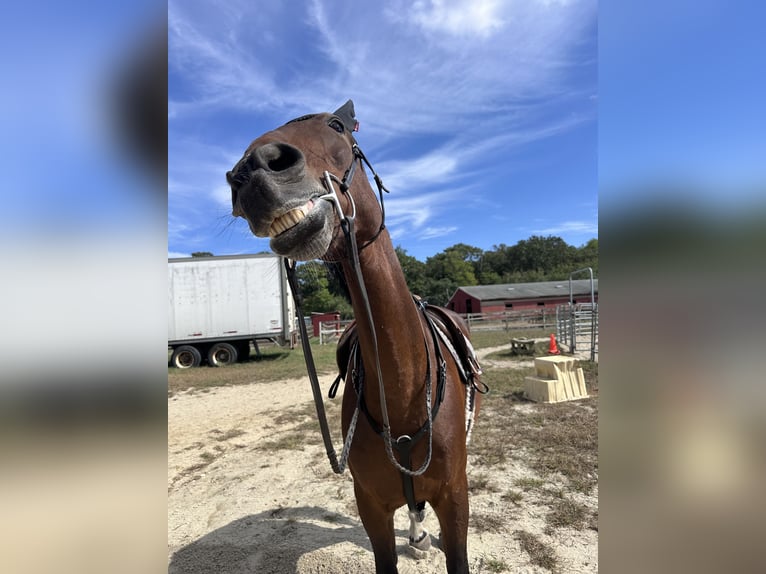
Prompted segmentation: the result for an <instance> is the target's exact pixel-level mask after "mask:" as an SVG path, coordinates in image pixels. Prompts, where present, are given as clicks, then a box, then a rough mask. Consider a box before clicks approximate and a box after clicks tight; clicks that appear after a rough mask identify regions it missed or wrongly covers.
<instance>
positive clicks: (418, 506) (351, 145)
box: [226, 100, 486, 574]
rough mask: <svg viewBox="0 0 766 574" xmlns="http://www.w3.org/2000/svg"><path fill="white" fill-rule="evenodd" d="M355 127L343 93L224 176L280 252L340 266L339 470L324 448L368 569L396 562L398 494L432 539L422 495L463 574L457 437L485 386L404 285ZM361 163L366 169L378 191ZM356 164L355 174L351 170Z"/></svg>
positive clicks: (462, 436) (447, 326)
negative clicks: (339, 476) (343, 294)
mask: <svg viewBox="0 0 766 574" xmlns="http://www.w3.org/2000/svg"><path fill="white" fill-rule="evenodd" d="M357 127H358V123H357V122H356V118H355V113H354V106H353V102H352V101H351V100H349V101H348V102H346V104H344V105H343V106H341V108H339V109H338V110H336V111H335V112H334V113H318V114H310V115H306V116H302V117H300V118H297V119H295V120H291V121H289V122H287V123H286V124H285V125H283V126H281V127H279V128H277V129H275V130H273V131H270V132H268V133H265V134H263V135H261V136H260V137H258V138H257V139H256V140H254V141H253V142H252V143H251V144H250V145H249V147H248V148H247V150H246V151H245V153H244V155H243V157H242V159H240V160H239V161H238V162H237V164H236V165H235V166H234V167H233V168H232V170H231V171H229V172H227V174H226V178H227V181H228V183H229V185H230V187H231V193H232V214H233V215H234V216H235V217H242V218H244V219H245V220H247V222H248V224H249V227H250V230H251V231H252V233H253V234H255V235H256V236H258V237H269V238H270V247H271V249H272V250H273V251H274V252H275V253H277V254H279V255H282V256H284V257H286V258H289V259H291V260H293V261H306V260H312V259H321V260H323V261H325V262H334V263H338V264H339V265H340V269H341V271H342V274H343V277H344V278H345V280H346V283H347V285H348V290H349V294H350V298H351V304H352V307H353V310H354V315H355V324H354V325H352V326H351V327H350V328H349V329H348V330H347V331H346V332H345V333H344V335H343V337H342V338H341V341H340V343H339V346H338V350H337V362H338V366H339V369H340V371H341V377H343V378H345V379H346V380H345V386H344V394H343V406H342V415H341V420H342V430H343V435H344V437H345V439H346V442H345V444H346V446H345V448H344V453H343V458H342V461H341V464H340V468H339V469H338V465H337V462H336V463H335V464H333V456H334V451H333V452H332V453H330V449H328V455H330V458H331V464H333V469H334V470H335V471H336V472H339V471H340V472H342V470H343V464H345V462H346V457H347V461H348V466H349V469H350V471H351V474H352V477H353V480H354V495H355V498H356V503H357V507H358V510H359V516H360V518H361V520H362V524H363V525H364V528H365V530H366V532H367V535H368V536H369V539H370V542H371V544H372V548H373V552H374V556H375V569H376V572H377V573H378V574H384V573H385V574H388V573H396V572H397V567H396V564H397V553H396V544H395V534H394V512H395V511H396V510H397V509H398V508H399V507H401V506H403V505H405V504H407V506H408V508H409V516H410V532H409V543H410V545H412V546H413V547H415V548H418V549H420V550H428V549H429V548H430V544H431V541H430V536H429V535H428V533H427V532H426V531H425V529H424V528H423V527H422V521H423V517H424V511H425V509H424V506H425V502H426V501H427V502H428V503H429V504H430V506H431V507H432V508H433V510H434V511H435V512H436V515H437V517H438V520H439V524H440V527H441V547H442V550H443V551H444V554H445V557H446V564H447V571H448V572H449V573H450V574H457V573H460V574H464V573H467V572H468V554H467V535H468V481H467V477H466V458H467V455H466V451H467V442H468V438H469V437H470V431H471V426H472V424H473V417H474V414H475V413H477V412H478V404H479V402H480V401H479V399H480V397H481V395H480V394H476V393H475V391H477V390H478V391H479V392H480V393H482V392H486V386H484V387H483V388H481V387H480V386H479V385H481V384H482V383H481V382H480V380H479V375H480V369H479V368H478V363H477V362H476V360H475V355H474V354H473V349H472V348H471V346H470V342H469V340H468V330H467V328H466V326H465V324H464V323H463V322H462V320H461V319H460V318H459V317H458V316H457V315H456V314H454V313H452V312H449V311H447V310H446V309H436V308H433V307H431V306H428V305H427V304H425V303H424V302H423V301H421V300H420V299H418V298H417V297H415V298H413V297H412V296H411V295H410V293H409V290H408V288H407V283H406V281H405V277H404V273H403V272H402V269H401V266H400V264H399V261H398V258H397V256H396V252H395V250H394V247H393V245H392V243H391V238H390V236H389V233H388V230H387V229H386V227H385V210H384V208H383V191H384V190H385V188H384V187H383V185H382V182H381V180H380V178H379V177H378V176H377V174H375V172H374V170H373V169H372V166H371V165H370V164H369V161H368V160H367V158H366V156H365V155H364V154H363V153H362V151H361V150H360V149H359V146H358V144H357V142H356V140H355V138H354V136H353V132H354V131H356V128H357ZM363 164H366V165H367V166H368V168H369V169H370V170H371V172H372V173H373V174H374V176H375V181H376V183H377V185H378V193H379V195H380V203H379V202H378V199H377V197H376V194H375V192H374V191H373V190H372V187H371V185H370V181H369V180H368V178H367V177H366V174H364V165H363ZM357 168H359V169H360V171H361V172H362V174H363V175H360V176H359V177H354V173H355V172H356V171H357ZM336 188H337V189H336ZM386 191H387V190H386ZM289 268H290V267H289V264H288V269H289ZM299 322H302V318H301V317H300V316H299ZM302 338H306V337H302ZM306 339H307V338H306ZM309 371H310V374H311V366H309ZM349 374H351V376H348V375H349ZM341 377H339V379H340V378H341ZM337 383H338V380H336V384H337ZM333 386H334V387H336V385H333ZM317 388H318V383H317ZM336 388H337V387H336ZM332 394H334V391H333V390H331V395H332ZM316 395H317V391H316V390H315V399H316ZM319 401H320V402H321V395H320V396H319ZM318 410H319V406H318ZM360 410H361V412H363V416H361V417H358V413H359V412H360ZM437 414H438V416H437ZM320 422H321V418H320ZM323 431H324V429H323ZM352 441H353V442H352ZM325 443H326V445H327V440H326V441H325ZM397 455H398V456H397Z"/></svg>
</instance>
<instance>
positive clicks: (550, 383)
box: [524, 356, 588, 403]
mask: <svg viewBox="0 0 766 574" xmlns="http://www.w3.org/2000/svg"><path fill="white" fill-rule="evenodd" d="M577 364H578V363H577V359H575V358H574V357H564V356H554V357H539V358H537V359H535V375H536V376H534V377H531V376H528V377H525V378H524V396H526V397H527V398H528V399H530V400H533V401H535V402H538V403H560V402H563V401H572V400H575V399H584V398H587V397H588V392H587V390H586V388H585V376H584V374H583V371H582V368H580V367H578V366H577Z"/></svg>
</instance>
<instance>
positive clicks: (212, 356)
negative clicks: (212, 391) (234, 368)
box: [207, 343, 237, 367]
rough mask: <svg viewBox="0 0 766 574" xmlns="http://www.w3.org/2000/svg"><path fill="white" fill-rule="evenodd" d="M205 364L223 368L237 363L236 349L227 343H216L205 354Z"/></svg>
mask: <svg viewBox="0 0 766 574" xmlns="http://www.w3.org/2000/svg"><path fill="white" fill-rule="evenodd" d="M207 362H208V364H209V365H210V366H211V367H225V366H226V365H233V364H234V363H236V362H237V349H235V348H234V346H233V345H230V344H229V343H216V344H215V345H213V346H212V347H210V350H209V351H208V352H207Z"/></svg>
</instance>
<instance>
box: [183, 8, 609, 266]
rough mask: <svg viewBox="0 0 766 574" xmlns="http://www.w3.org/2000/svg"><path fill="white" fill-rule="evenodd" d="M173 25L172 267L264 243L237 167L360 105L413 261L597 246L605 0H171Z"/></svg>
mask: <svg viewBox="0 0 766 574" xmlns="http://www.w3.org/2000/svg"><path fill="white" fill-rule="evenodd" d="M168 29H169V36H168V45H169V79H168V99H169V102H168V141H169V144H168V146H169V148H168V157H169V173H168V252H169V254H170V255H183V254H189V253H191V252H193V251H211V252H213V253H215V254H231V253H250V252H258V251H262V250H265V249H268V244H267V241H265V240H261V239H257V238H255V237H254V236H252V235H251V234H250V232H249V231H248V229H247V226H246V224H245V223H244V221H243V220H241V219H237V220H234V219H233V218H232V217H231V216H230V191H229V189H228V187H227V185H226V182H225V179H224V174H225V172H226V171H227V170H228V169H230V168H231V166H232V165H233V164H234V163H235V162H236V161H237V160H238V159H239V158H240V156H241V155H242V152H243V151H244V149H245V148H246V147H247V145H248V144H249V143H250V141H252V140H253V139H254V138H255V137H257V136H258V135H260V134H261V133H263V132H265V131H268V130H270V129H273V128H275V127H277V126H279V125H281V124H282V123H284V122H285V121H287V120H290V119H292V118H294V117H297V116H299V115H302V114H305V113H309V112H318V111H332V110H334V109H335V108H337V107H338V106H340V105H341V104H343V103H344V102H345V101H346V100H347V99H348V98H352V99H353V100H354V102H355V105H356V112H357V118H358V119H359V122H360V124H361V127H360V131H359V133H358V134H357V140H358V141H359V144H360V146H361V147H362V149H364V150H365V153H366V154H367V156H368V157H369V159H370V161H371V162H372V164H373V165H374V166H375V169H376V170H377V171H378V173H379V174H380V175H381V177H382V178H383V181H384V182H385V184H386V186H387V187H388V188H389V189H390V190H391V193H390V194H389V195H388V196H386V212H387V219H388V227H389V231H390V233H391V235H392V238H393V241H394V244H395V245H401V246H402V247H404V248H405V249H406V250H407V252H408V253H410V254H411V255H414V256H415V257H417V258H419V259H421V260H425V258H427V257H429V256H431V255H434V254H436V253H438V252H440V251H442V250H443V249H444V248H446V247H449V246H451V245H454V244H456V243H460V242H462V243H467V244H470V245H474V246H477V247H480V248H482V249H492V247H493V246H494V245H497V244H501V243H504V244H507V245H513V244H515V243H516V242H517V241H519V240H521V239H526V238H528V237H529V236H531V235H535V234H536V235H558V236H560V237H562V238H563V239H564V240H566V241H567V242H568V243H570V244H572V245H582V244H584V243H585V242H587V241H588V240H589V239H591V238H594V237H597V234H598V229H597V225H598V196H597V114H598V85H597V66H598V62H597V5H596V2H593V1H590V0H581V1H578V0H531V1H529V2H501V1H494V0H430V1H418V2H411V1H409V0H406V1H405V0H388V1H385V2H376V3H365V4H364V5H362V4H361V3H349V2H337V1H336V2H332V1H328V0H309V1H286V2H269V3H265V2H252V1H242V2H240V1H227V2H218V3H211V2H201V1H175V0H171V1H170V2H169V3H168Z"/></svg>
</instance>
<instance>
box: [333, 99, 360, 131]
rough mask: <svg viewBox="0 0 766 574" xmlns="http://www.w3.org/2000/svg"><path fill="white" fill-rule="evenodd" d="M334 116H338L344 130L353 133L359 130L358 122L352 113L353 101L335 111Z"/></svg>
mask: <svg viewBox="0 0 766 574" xmlns="http://www.w3.org/2000/svg"><path fill="white" fill-rule="evenodd" d="M335 115H336V116H338V117H339V118H340V119H341V121H342V122H343V125H344V126H346V129H347V130H348V131H350V132H355V131H357V130H358V129H359V122H357V121H356V113H355V112H354V101H353V100H349V101H347V102H346V103H345V104H343V105H342V106H341V107H339V108H338V109H337V110H335Z"/></svg>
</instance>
